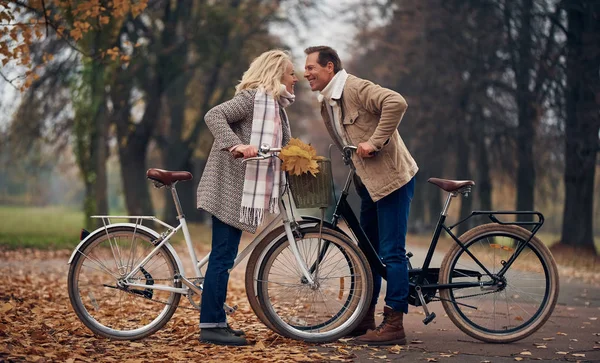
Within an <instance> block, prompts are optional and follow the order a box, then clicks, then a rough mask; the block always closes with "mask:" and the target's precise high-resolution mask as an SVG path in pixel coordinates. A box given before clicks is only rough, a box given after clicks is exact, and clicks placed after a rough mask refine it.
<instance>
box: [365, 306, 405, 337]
mask: <svg viewBox="0 0 600 363" xmlns="http://www.w3.org/2000/svg"><path fill="white" fill-rule="evenodd" d="M403 317H404V313H402V312H400V311H394V310H392V308H390V307H388V306H385V307H384V308H383V322H382V323H381V324H380V325H379V326H378V327H377V329H375V330H369V331H368V332H367V333H366V334H365V335H361V336H359V337H358V338H355V339H354V343H355V344H367V345H396V344H399V345H404V344H406V334H404V326H403V325H402V319H403Z"/></svg>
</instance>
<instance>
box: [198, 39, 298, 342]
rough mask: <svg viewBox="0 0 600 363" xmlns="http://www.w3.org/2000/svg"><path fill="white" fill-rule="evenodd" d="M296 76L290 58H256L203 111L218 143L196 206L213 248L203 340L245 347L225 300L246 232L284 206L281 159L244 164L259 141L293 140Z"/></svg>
mask: <svg viewBox="0 0 600 363" xmlns="http://www.w3.org/2000/svg"><path fill="white" fill-rule="evenodd" d="M296 82H298V78H297V77H296V75H295V73H294V67H293V64H292V62H291V59H290V56H289V55H288V54H287V53H286V52H284V51H281V50H272V51H268V52H265V53H263V54H261V55H260V56H259V57H257V58H256V59H254V61H253V62H252V64H250V68H248V70H247V71H246V72H245V73H244V75H243V77H242V80H241V81H240V83H239V84H238V85H237V87H236V94H235V96H234V97H233V98H232V99H231V100H229V101H227V102H224V103H222V104H220V105H218V106H216V107H214V108H213V109H211V110H210V111H208V112H207V113H206V116H205V117H204V119H205V121H206V124H207V125H208V128H209V129H210V132H211V133H212V134H213V136H214V143H213V145H212V149H211V151H210V155H209V156H208V161H207V163H206V168H205V169H204V173H203V175H202V178H201V180H200V184H199V185H198V208H199V209H204V210H205V211H207V212H209V213H210V214H212V251H211V253H210V257H209V260H208V269H207V271H206V278H205V280H204V286H203V287H204V290H203V292H202V305H201V308H200V341H201V342H205V343H213V344H220V345H246V344H247V342H246V339H245V337H244V333H243V332H242V331H239V330H233V329H231V328H230V327H229V324H228V323H227V318H226V315H225V312H224V310H223V304H224V303H225V299H226V296H227V283H228V281H229V269H230V268H231V267H232V266H233V262H234V260H235V257H236V255H237V251H238V246H239V244H240V238H241V235H242V231H247V232H250V233H255V232H256V228H257V227H258V226H259V225H260V224H261V223H262V220H263V216H264V214H265V213H266V212H271V213H276V212H278V200H279V195H280V189H279V184H280V181H281V178H282V177H281V166H280V160H279V159H277V158H269V159H266V160H261V161H258V162H256V161H253V162H249V163H245V164H242V162H241V158H242V157H243V158H249V157H253V156H256V155H257V152H258V145H261V144H262V143H266V144H269V145H270V146H272V147H281V146H283V145H286V144H287V143H288V141H289V140H290V127H289V123H288V118H287V115H286V113H285V111H284V108H285V107H287V106H289V105H290V104H291V103H293V102H294V85H295V84H296Z"/></svg>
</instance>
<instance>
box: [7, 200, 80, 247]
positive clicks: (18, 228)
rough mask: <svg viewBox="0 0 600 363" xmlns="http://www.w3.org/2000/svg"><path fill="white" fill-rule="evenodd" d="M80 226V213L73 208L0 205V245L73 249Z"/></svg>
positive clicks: (77, 240)
mask: <svg viewBox="0 0 600 363" xmlns="http://www.w3.org/2000/svg"><path fill="white" fill-rule="evenodd" d="M83 225H84V217H83V213H82V212H79V211H76V210H72V209H67V208H61V207H45V208H34V207H15V206H10V207H7V206H0V247H2V248H8V249H16V248H38V249H63V248H73V247H75V246H76V245H77V243H79V233H80V231H81V228H82V227H83Z"/></svg>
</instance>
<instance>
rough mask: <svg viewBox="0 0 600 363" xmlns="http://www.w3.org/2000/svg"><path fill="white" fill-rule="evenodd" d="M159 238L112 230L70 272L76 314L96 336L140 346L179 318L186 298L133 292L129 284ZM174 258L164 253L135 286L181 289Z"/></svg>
mask: <svg viewBox="0 0 600 363" xmlns="http://www.w3.org/2000/svg"><path fill="white" fill-rule="evenodd" d="M153 239H154V237H153V236H152V235H150V234H149V233H147V232H144V231H141V230H139V229H138V230H136V229H134V228H133V227H113V228H111V227H109V228H108V229H107V232H106V233H99V234H98V235H97V236H96V237H93V238H91V239H90V240H89V241H87V242H86V243H85V244H84V245H83V246H81V248H80V249H79V251H78V253H77V254H76V255H75V257H74V259H73V261H72V263H71V266H70V268H69V276H68V289H69V299H70V301H71V305H72V306H73V310H75V313H76V314H77V316H78V317H79V319H80V320H81V321H82V322H83V323H84V324H85V326H87V327H88V328H89V329H90V330H91V331H93V332H94V333H96V334H98V335H101V336H104V337H107V338H112V339H119V340H136V339H141V338H144V337H147V336H149V335H151V334H154V333H155V332H156V331H158V330H159V329H160V328H162V327H163V326H164V325H165V324H166V323H167V322H168V321H169V319H170V318H171V316H173V313H175V310H176V309H177V306H178V304H179V300H180V298H181V295H180V294H178V293H174V292H169V291H162V290H156V289H152V288H150V287H148V288H143V287H127V286H125V285H123V278H124V277H125V276H126V275H127V274H129V272H131V270H132V269H133V268H134V267H135V266H137V264H138V263H140V262H141V261H142V260H143V259H144V258H145V257H146V256H147V255H148V254H149V253H150V252H151V251H152V250H153V249H154V247H155V246H154V244H153V243H152V240H153ZM177 273H179V271H178V267H177V263H176V262H175V259H174V257H173V255H172V254H171V253H170V252H169V250H167V249H166V248H161V249H160V250H159V251H158V253H157V254H156V255H154V256H153V257H152V258H151V259H150V260H149V261H148V262H147V263H146V264H145V265H144V266H142V269H140V271H138V273H136V274H135V275H134V276H133V278H131V279H130V280H129V282H135V283H139V284H144V285H147V286H151V285H154V284H160V285H166V286H169V287H175V288H179V287H181V282H180V281H176V280H175V279H174V276H175V274H177Z"/></svg>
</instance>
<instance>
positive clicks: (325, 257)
mask: <svg viewBox="0 0 600 363" xmlns="http://www.w3.org/2000/svg"><path fill="white" fill-rule="evenodd" d="M296 244H297V246H298V250H299V254H300V257H301V258H302V260H303V261H304V262H305V263H306V266H307V267H308V268H309V271H310V273H311V276H312V277H313V279H314V280H315V283H314V284H312V285H311V284H309V283H308V281H307V280H306V278H305V277H304V275H303V274H302V272H301V269H300V267H299V264H298V261H297V259H296V256H295V255H294V253H293V251H292V248H291V247H290V244H289V242H288V239H287V237H282V238H280V239H279V240H277V241H275V242H274V243H271V244H270V246H268V247H267V250H266V253H265V255H264V258H263V259H262V262H261V264H260V266H259V272H258V278H257V292H258V298H259V301H260V307H261V308H262V309H263V313H264V316H265V317H266V319H267V320H268V321H269V322H270V323H271V324H272V325H273V326H274V327H275V328H276V331H277V332H278V333H280V334H282V335H284V336H287V337H288V338H292V339H298V340H304V341H308V342H315V343H317V342H318V343H322V342H328V341H333V340H336V339H339V338H341V337H343V336H345V335H346V334H348V333H349V332H350V331H352V330H353V329H354V328H355V327H356V326H357V325H358V324H359V323H360V321H361V320H362V318H363V317H364V316H365V314H366V313H367V309H368V306H369V303H370V301H371V296H372V293H373V289H372V286H373V277H372V276H371V271H370V269H369V265H368V262H367V260H366V257H365V256H364V254H363V253H362V252H361V250H360V249H359V248H358V246H356V245H355V244H354V243H353V242H352V240H350V239H349V238H348V237H347V236H345V235H343V234H341V233H339V232H337V231H334V230H331V229H328V228H324V229H323V232H322V235H321V239H320V240H319V228H318V227H312V228H307V229H303V230H302V237H301V238H296Z"/></svg>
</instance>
